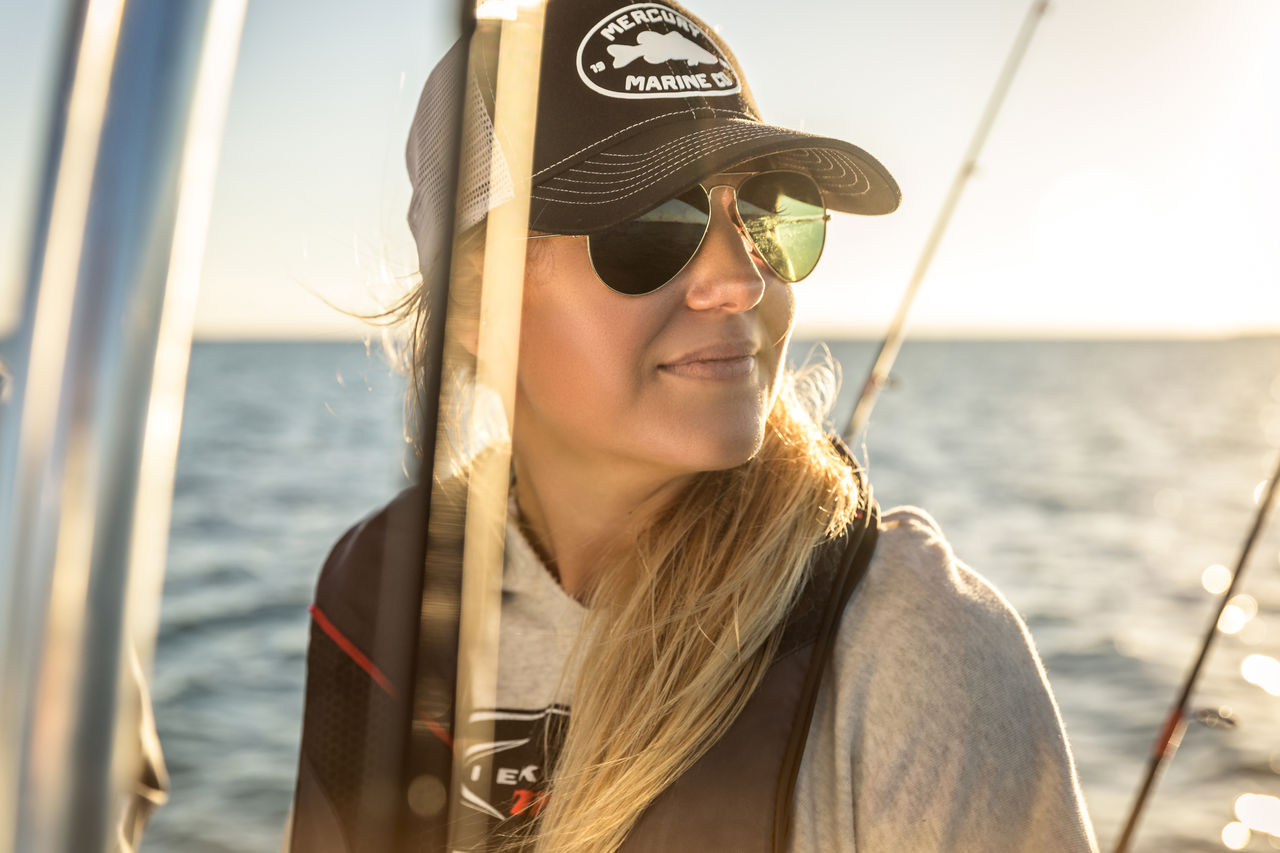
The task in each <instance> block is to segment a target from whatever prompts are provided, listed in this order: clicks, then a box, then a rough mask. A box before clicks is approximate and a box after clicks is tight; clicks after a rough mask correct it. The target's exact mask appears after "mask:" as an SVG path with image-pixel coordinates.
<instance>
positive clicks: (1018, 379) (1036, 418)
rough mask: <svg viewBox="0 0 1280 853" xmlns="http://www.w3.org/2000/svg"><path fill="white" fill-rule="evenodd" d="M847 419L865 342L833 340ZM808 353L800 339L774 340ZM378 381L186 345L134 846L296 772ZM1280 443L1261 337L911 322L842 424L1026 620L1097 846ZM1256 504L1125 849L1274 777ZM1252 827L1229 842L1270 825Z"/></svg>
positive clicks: (1210, 826) (1279, 393)
mask: <svg viewBox="0 0 1280 853" xmlns="http://www.w3.org/2000/svg"><path fill="white" fill-rule="evenodd" d="M831 349H832V352H833V353H834V355H835V356H836V358H837V359H838V360H839V361H840V362H841V363H842V364H843V365H844V368H845V373H846V376H847V382H846V386H847V387H846V388H845V390H844V392H843V393H842V395H841V398H840V400H839V402H838V404H837V408H836V412H835V416H834V418H833V420H834V421H835V422H836V423H843V419H845V418H847V417H848V414H849V412H850V410H851V408H852V397H853V394H854V391H855V390H856V388H857V387H858V386H859V385H860V381H861V376H862V373H863V371H865V369H866V366H867V365H868V364H869V363H870V360H871V358H872V356H873V354H874V344H872V343H865V342H854V343H847V342H841V343H832V344H831ZM808 350H809V346H808V345H807V344H805V343H797V344H796V345H795V348H794V352H795V353H796V354H798V355H800V356H803V355H804V354H805V353H806V352H807V351H808ZM400 395H401V385H400V381H399V379H398V378H397V377H396V376H395V375H393V374H392V373H391V371H390V370H389V369H388V368H387V367H386V365H385V362H384V361H383V359H382V357H381V356H380V354H379V353H378V352H377V350H374V351H373V352H367V351H366V349H365V348H364V347H363V346H360V345H358V344H355V345H353V344H299V343H252V344H249V343H236V344H213V343H204V344H197V345H196V347H195V350H194V352H193V356H192V363H191V375H190V382H189V390H188V395H187V409H186V417H185V423H184V428H183V436H182V447H181V453H180V458H179V465H178V477H177V483H176V492H175V498H174V514H173V530H172V534H171V542H170V560H169V569H168V575H167V580H166V585H165V598H164V607H163V612H162V627H161V635H160V641H159V646H158V650H157V657H156V665H155V677H154V682H153V690H154V699H155V706H156V718H157V722H158V726H159V729H160V734H161V737H162V740H163V742H164V745H165V751H166V758H167V761H168V767H169V771H170V773H171V775H172V794H171V801H170V802H169V804H168V805H166V806H165V807H164V808H162V809H161V810H160V811H159V813H158V814H157V816H156V818H155V819H154V821H153V823H152V826H151V828H150V829H149V831H148V834H147V837H146V839H145V841H144V844H143V850H144V851H150V853H160V852H161V851H184V853H186V851H193V853H204V852H205V851H208V853H213V851H255V850H262V851H269V850H274V849H277V847H278V845H279V840H280V835H281V830H282V827H283V823H284V820H285V814H286V812H287V810H288V807H289V801H290V798H291V794H292V784H293V779H294V774H295V771H296V762H297V742H298V729H299V719H300V713H301V706H302V686H303V685H302V680H303V663H304V655H305V648H306V640H307V612H306V607H307V604H308V603H309V601H310V595H311V589H312V586H313V584H314V580H315V575H316V573H317V571H318V569H319V566H320V564H321V562H322V560H323V559H324V556H325V554H326V553H327V550H328V548H329V546H330V544H331V543H332V542H333V541H334V540H335V539H336V538H337V537H338V536H339V535H340V534H341V533H342V531H343V530H345V529H346V528H347V527H348V526H349V525H350V524H351V523H353V522H354V521H356V520H358V519H359V518H360V517H361V516H363V515H364V514H365V513H367V512H369V511H370V510H372V509H374V508H376V507H377V506H379V505H380V504H381V503H382V502H384V501H385V500H386V499H388V498H389V497H390V496H391V495H393V494H394V493H395V491H396V490H398V488H400V486H401V485H402V484H403V483H404V482H405V477H404V471H403V467H404V464H405V444H404V440H403V436H402V431H401V427H400V419H401V397H400ZM1278 445H1280V339H1262V338H1260V339H1244V340H1236V341H1223V342H1185V341H1144V342H1110V341H1103V342H1038V341H1037V342H1030V341H1028V342H1011V341H1005V342H976V341H966V342H944V341H926V342H913V343H910V344H908V345H907V347H906V348H905V349H904V350H903V352H902V355H901V357H900V359H899V362H898V365H897V367H896V368H895V371H894V381H893V383H892V385H891V387H890V388H888V389H887V390H886V391H885V392H884V394H883V395H882V398H881V401H880V404H879V406H878V407H877V409H876V412H875V414H874V417H873V420H872V424H871V429H870V432H869V434H868V437H867V440H866V443H865V446H864V447H862V448H858V452H859V454H860V455H861V456H862V458H863V459H864V460H865V462H866V463H867V465H868V468H869V470H870V475H871V480H872V482H873V484H874V487H875V490H876V496H877V498H878V499H879V500H880V502H881V504H882V505H884V506H886V507H889V506H894V505H898V504H915V505H918V506H922V507H924V508H925V509H927V510H928V511H929V512H930V514H932V515H933V516H934V517H935V518H936V519H937V520H938V521H939V522H940V524H941V525H942V527H943V529H944V530H945V531H946V533H947V535H948V537H949V538H950V540H951V542H952V545H953V547H954V548H955V550H956V552H957V554H958V555H959V556H960V557H961V558H962V559H963V560H964V561H966V562H967V563H969V564H970V565H972V566H973V567H974V568H976V569H977V570H978V571H980V572H981V573H982V574H984V575H985V576H986V577H988V578H989V579H990V580H991V581H993V582H994V583H995V584H996V585H997V586H998V587H999V588H1000V589H1001V591H1002V592H1003V593H1004V594H1005V596H1006V597H1007V598H1008V599H1009V600H1010V601H1011V602H1012V603H1013V604H1014V605H1015V606H1016V607H1017V608H1018V610H1019V611H1020V612H1021V613H1022V614H1023V615H1024V617H1025V618H1026V620H1027V623H1028V625H1029V627H1030V629H1031V632H1032V634H1033V636H1034V637H1035V640H1036V643H1037V645H1038V647H1039V649H1040V652H1041V655H1042V657H1043V659H1044V662H1045V667H1046V669H1047V672H1048V675H1049V679H1050V682H1051V683H1052V685H1053V688H1054V691H1055V693H1056V695H1057V699H1058V702H1059V705H1060V707H1061V711H1062V715H1063V719H1064V721H1065V723H1066V726H1067V731H1068V735H1069V737H1070V739H1071V743H1072V747H1073V749H1074V752H1075V756H1076V761H1077V766H1078V769H1079V773H1080V778H1081V782H1082V785H1083V788H1084V792H1085V796H1086V799H1087V801H1088V805H1089V809H1090V811H1091V814H1092V817H1093V820H1094V823H1095V826H1096V828H1097V832H1098V836H1099V840H1100V842H1101V844H1102V847H1103V849H1104V850H1105V849H1107V847H1109V845H1110V844H1111V842H1112V841H1113V839H1114V837H1115V835H1116V833H1117V831H1118V826H1119V823H1120V822H1121V820H1122V819H1123V816H1124V814H1125V812H1126V810H1127V808H1128V805H1129V802H1130V800H1131V798H1132V796H1133V792H1134V790H1135V788H1136V785H1137V783H1138V780H1139V778H1140V774H1141V773H1142V770H1143V768H1144V766H1145V762H1146V755H1147V753H1148V752H1149V750H1150V746H1151V743H1152V740H1153V739H1154V737H1155V733H1156V729H1157V728H1158V726H1159V724H1160V722H1161V720H1162V719H1163V717H1164V715H1165V713H1166V709H1167V707H1168V706H1169V704H1170V703H1171V701H1172V699H1173V695H1174V691H1175V688H1176V685H1177V684H1178V683H1179V682H1180V680H1181V678H1182V675H1183V673H1184V672H1185V671H1186V669H1187V667H1188V666H1189V665H1190V662H1191V658H1192V655H1193V653H1194V650H1195V648H1196V647H1197V645H1198V643H1199V641H1200V638H1201V636H1202V634H1203V632H1204V631H1205V629H1206V628H1207V625H1208V621H1209V619H1210V617H1211V614H1212V612H1213V608H1214V606H1215V602H1214V597H1213V596H1211V595H1210V594H1209V593H1207V592H1206V591H1205V590H1204V589H1203V588H1202V586H1201V580H1200V578H1201V573H1202V571H1203V570H1204V569H1205V567H1207V566H1209V565H1211V564H1215V563H1220V564H1227V565H1232V564H1233V563H1234V561H1235V559H1236V558H1237V555H1238V551H1239V548H1240V543H1241V541H1242V539H1243V537H1244V534H1245V533H1246V531H1247V529H1248V525H1249V523H1250V521H1251V516H1252V512H1253V509H1254V502H1253V494H1254V489H1255V486H1256V485H1257V484H1258V482H1259V481H1261V480H1263V479H1264V478H1265V477H1267V476H1268V475H1269V473H1270V469H1271V467H1272V466H1273V465H1274V463H1275V455H1276V453H1277V446H1278ZM1278 554H1280V524H1273V525H1272V526H1271V527H1270V529H1269V530H1268V531H1266V533H1265V535H1264V536H1263V538H1262V541H1261V542H1260V544H1259V546H1258V548H1257V550H1256V553H1255V557H1254V559H1253V561H1252V562H1251V565H1250V568H1249V575H1248V576H1247V577H1246V578H1245V582H1244V586H1243V591H1244V592H1246V593H1248V594H1249V595H1250V596H1252V598H1253V600H1254V601H1255V602H1256V605H1257V615H1256V616H1255V617H1254V618H1253V619H1252V620H1250V621H1249V622H1248V624H1247V625H1246V626H1245V627H1244V629H1243V630H1242V631H1240V632H1239V633H1237V634H1234V635H1223V636H1221V637H1220V639H1219V642H1218V644H1217V647H1216V650H1215V652H1214V653H1213V655H1212V656H1211V657H1210V659H1209V661H1208V665H1207V667H1206V670H1205V673H1204V675H1203V676H1202V679H1201V682H1200V687H1199V689H1198V691H1197V693H1196V695H1195V697H1194V701H1193V705H1194V706H1195V707H1196V708H1202V707H1204V708H1215V709H1217V708H1223V707H1227V708H1230V709H1231V714H1232V717H1233V719H1234V720H1235V721H1236V725H1235V726H1234V727H1233V728H1230V729H1210V728H1207V727H1204V726H1200V725H1196V724H1193V725H1192V726H1191V727H1190V728H1189V729H1188V731H1187V735H1186V737H1185V739H1184V741H1183V744H1182V748H1181V750H1180V752H1179V754H1178V755H1177V757H1176V759H1175V760H1174V761H1173V763H1172V765H1171V767H1170V770H1169V772H1168V773H1167V774H1166V775H1165V777H1164V779H1163V780H1162V781H1161V783H1160V785H1159V787H1158V789H1157V792H1156V795H1155V798H1154V799H1153V801H1152V802H1151V804H1150V805H1149V806H1148V809H1147V811H1146V817H1145V819H1144V822H1143V827H1142V831H1141V833H1140V835H1139V839H1138V843H1137V845H1136V847H1135V848H1134V849H1136V850H1141V851H1151V853H1154V851H1192V850H1196V851H1200V850H1221V849H1224V847H1223V843H1222V841H1221V838H1220V834H1221V831H1222V828H1223V826H1224V825H1225V824H1227V823H1229V822H1231V821H1233V820H1235V817H1234V814H1233V804H1234V802H1235V799H1236V797H1238V796H1239V795H1240V794H1242V793H1246V792H1251V793H1265V794H1272V795H1280V775H1277V772H1280V699H1278V698H1277V697H1275V696H1272V695H1271V694H1269V693H1267V692H1265V691H1264V690H1262V689H1261V688H1259V687H1257V686H1254V685H1253V684H1250V683H1248V682H1246V681H1245V680H1244V678H1243V677H1242V676H1241V663H1242V661H1243V660H1244V659H1245V658H1246V656H1248V655H1265V656H1272V657H1280V561H1278V559H1277V555H1278ZM1271 841H1272V839H1269V838H1268V837H1267V836H1265V835H1264V834H1261V833H1259V834H1255V836H1254V838H1253V841H1252V842H1251V844H1250V845H1249V847H1248V849H1253V850H1266V849H1272V847H1273V846H1280V840H1276V845H1273V844H1272V843H1271Z"/></svg>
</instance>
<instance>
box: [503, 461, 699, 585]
mask: <svg viewBox="0 0 1280 853" xmlns="http://www.w3.org/2000/svg"><path fill="white" fill-rule="evenodd" d="M514 464H515V472H516V476H515V496H516V505H517V507H518V509H519V512H520V522H521V528H522V531H523V532H524V534H525V537H526V538H527V539H528V540H529V544H530V545H532V546H533V548H534V550H535V551H537V552H538V555H539V556H540V557H542V559H543V561H544V562H545V563H546V564H547V567H548V568H549V569H550V570H551V571H552V572H553V573H554V574H555V575H556V578H557V580H559V582H560V585H561V586H562V587H563V588H564V590H565V592H567V593H568V594H569V595H572V596H574V597H575V598H579V599H581V598H583V597H584V596H585V595H586V593H587V592H588V591H589V590H590V589H591V586H592V584H593V583H594V582H595V581H596V579H597V573H598V572H600V571H602V570H605V569H606V568H607V566H606V563H607V562H608V559H607V555H608V554H609V553H610V552H611V551H612V550H614V549H615V548H617V547H618V546H619V545H620V544H623V543H625V542H626V540H627V539H628V538H629V537H631V536H633V535H634V534H635V532H636V531H637V530H638V529H639V527H640V525H642V524H643V523H644V522H645V520H646V519H647V518H650V517H651V516H652V514H653V513H654V512H656V511H657V510H658V509H659V508H661V507H662V506H663V504H664V503H665V502H666V501H667V500H669V499H670V498H671V496H672V495H673V494H674V493H675V491H676V490H677V489H678V488H680V486H681V485H682V484H683V483H684V482H685V481H687V479H688V476H689V475H684V476H677V477H668V478H662V479H658V478H653V477H639V476H636V475H635V473H634V472H627V471H626V470H625V466H622V467H614V466H602V465H600V464H597V463H588V462H587V461H586V460H582V459H575V458H572V457H570V456H568V455H567V454H563V455H562V454H555V455H554V456H553V455H549V454H546V453H537V454H527V453H525V454H522V453H520V452H517V453H516V454H515V457H514ZM628 474H630V476H628Z"/></svg>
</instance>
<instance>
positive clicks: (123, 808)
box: [0, 0, 247, 853]
mask: <svg viewBox="0 0 1280 853" xmlns="http://www.w3.org/2000/svg"><path fill="white" fill-rule="evenodd" d="M246 2H247V0H184V2H180V3H174V2H169V0H78V2H74V3H71V4H68V9H69V14H68V17H67V23H66V28H65V35H64V42H63V63H62V68H61V71H60V74H59V78H58V82H57V87H56V90H55V97H54V100H53V104H52V109H51V112H50V121H49V129H48V136H47V145H46V146H45V151H46V152H47V154H46V156H47V158H48V159H47V162H46V163H45V165H44V171H43V175H42V180H41V183H40V190H39V196H38V200H37V204H36V210H35V215H34V218H33V226H32V242H31V249H30V255H29V259H28V267H27V275H26V280H25V301H24V304H23V310H22V316H21V320H20V322H19V327H18V333H17V337H16V344H15V348H14V354H15V357H14V362H15V363H14V368H15V369H14V371H13V389H12V393H11V394H10V397H9V400H8V402H6V403H3V404H0V683H2V684H3V685H4V690H3V691H2V695H0V853H26V852H27V851H37V850H38V851H41V853H86V851H100V850H105V849H108V847H109V846H112V845H117V846H118V845H131V844H132V843H133V842H134V841H135V840H136V837H134V836H133V834H132V833H128V835H129V836H130V837H126V838H121V837H119V835H118V829H117V827H118V825H119V824H120V823H121V821H122V818H123V816H124V815H125V814H126V813H127V812H128V811H129V809H130V806H131V801H132V799H133V796H134V791H135V790H136V785H137V780H138V779H139V774H140V772H141V771H142V752H141V748H140V737H139V731H140V717H141V713H142V707H143V705H144V703H145V701H146V700H145V698H144V697H143V696H142V694H141V689H142V688H141V684H140V682H139V680H138V679H137V678H136V677H135V675H134V670H133V667H132V666H131V659H132V657H133V656H134V655H135V654H136V655H137V658H138V659H139V660H140V662H141V664H142V666H141V669H142V670H144V671H145V670H149V669H150V662H151V659H152V656H153V651H154V642H155V635H156V629H157V626H158V621H159V620H158V613H159V603H160V588H161V584H162V578H163V567H164V556H165V549H166V544H167V536H168V526H169V511H170V501H171V496H172V489H173V473H174V466H175V462H176V457H177V445H178V434H179V428H180V424H181V412H182V399H183V394H184V391H185V384H186V368H187V362H188V356H189V351H190V340H191V329H192V323H193V317H194V307H195V288H196V280H197V276H198V274H199V270H200V264H201V260H202V256H203V249H204V237H205V231H206V225H207V221H208V216H209V210H210V207H211V200H212V195H213V174H214V166H215V163H216V159H217V152H218V147H219V140H220V138H221V132H222V126H223V119H224V116H225V112H226V105H227V101H228V99H229V94H230V88H231V79H232V71H233V66H234V61H235V56H236V53H237V50H238V46H239V37H240V32H241V29H242V25H243V21H244V12H245V4H246Z"/></svg>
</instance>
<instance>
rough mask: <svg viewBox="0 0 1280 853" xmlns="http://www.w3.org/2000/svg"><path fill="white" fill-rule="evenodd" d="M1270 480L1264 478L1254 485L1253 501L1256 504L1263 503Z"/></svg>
mask: <svg viewBox="0 0 1280 853" xmlns="http://www.w3.org/2000/svg"><path fill="white" fill-rule="evenodd" d="M1269 482H1270V480H1262V481H1261V482H1259V483H1258V485H1256V486H1254V487H1253V502H1254V503H1255V504H1259V503H1262V495H1263V494H1264V493H1265V492H1266V491H1267V483H1269Z"/></svg>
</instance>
